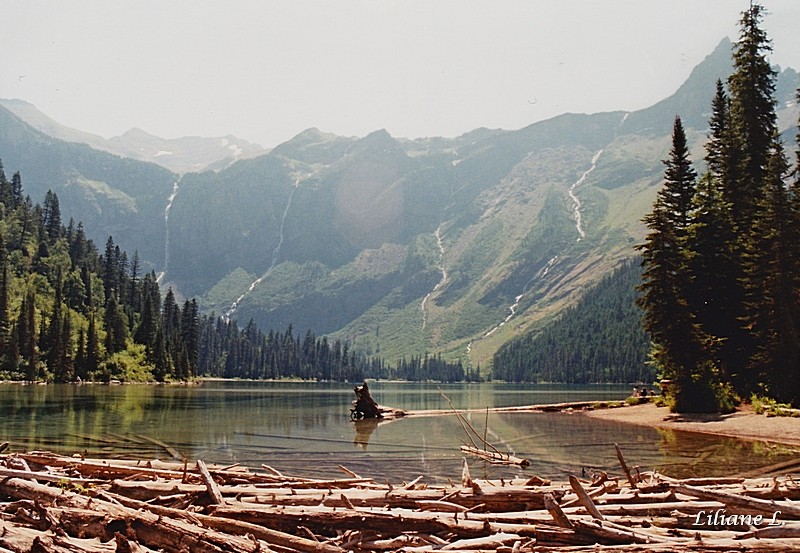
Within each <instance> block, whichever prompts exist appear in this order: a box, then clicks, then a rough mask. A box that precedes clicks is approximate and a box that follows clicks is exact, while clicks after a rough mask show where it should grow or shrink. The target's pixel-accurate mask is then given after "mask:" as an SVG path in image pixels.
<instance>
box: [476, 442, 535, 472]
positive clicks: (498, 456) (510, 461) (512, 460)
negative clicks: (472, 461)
mask: <svg viewBox="0 0 800 553" xmlns="http://www.w3.org/2000/svg"><path fill="white" fill-rule="evenodd" d="M461 451H462V452H463V453H468V454H469V455H474V456H476V457H480V458H481V459H483V460H485V461H489V462H490V463H496V464H501V465H517V466H520V467H527V466H530V464H531V462H530V461H528V460H527V459H521V458H520V457H515V456H513V455H511V454H510V453H500V452H497V451H487V450H485V449H479V448H477V447H473V446H468V445H462V446H461Z"/></svg>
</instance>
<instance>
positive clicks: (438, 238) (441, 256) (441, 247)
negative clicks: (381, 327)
mask: <svg viewBox="0 0 800 553" xmlns="http://www.w3.org/2000/svg"><path fill="white" fill-rule="evenodd" d="M442 224H444V223H442ZM442 224H440V225H439V226H438V227H437V229H436V232H434V233H433V235H434V236H435V237H436V246H437V247H438V248H439V270H440V271H441V272H442V278H441V279H440V280H439V282H437V283H436V286H434V287H433V289H432V290H431V291H430V292H428V293H427V295H426V296H425V297H424V298H423V300H422V303H421V304H420V305H419V308H420V310H421V311H422V330H425V325H426V323H427V322H428V313H427V312H426V311H425V304H426V303H428V298H430V297H431V296H432V295H433V294H435V293H436V292H437V291H438V290H439V289H440V288H441V287H442V286H444V285H445V283H446V282H447V267H445V266H444V244H442Z"/></svg>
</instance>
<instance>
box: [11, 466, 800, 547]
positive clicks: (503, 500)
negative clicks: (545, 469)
mask: <svg viewBox="0 0 800 553" xmlns="http://www.w3.org/2000/svg"><path fill="white" fill-rule="evenodd" d="M619 459H620V463H621V467H622V473H624V475H623V476H620V477H619V478H614V477H612V476H609V475H607V474H605V473H599V474H594V475H593V477H592V478H591V479H579V478H576V477H574V476H572V477H570V478H569V481H568V482H561V483H554V482H549V481H546V480H543V479H541V478H538V477H536V476H533V477H530V478H528V479H526V480H522V479H515V480H479V479H473V478H472V477H471V476H470V471H469V469H468V465H467V462H466V460H464V463H463V467H464V468H463V471H462V474H461V477H460V480H459V481H457V482H453V483H450V484H447V485H442V484H437V485H433V484H426V482H425V480H424V478H423V477H420V478H417V479H416V480H414V481H412V482H406V483H402V484H394V485H392V484H389V483H379V482H377V481H375V480H374V479H371V478H362V477H360V476H359V475H357V474H354V473H353V472H351V471H349V470H347V469H346V468H342V471H343V477H342V478H340V479H309V478H297V477H291V476H287V475H284V474H282V473H280V472H279V471H277V470H275V469H272V468H270V467H268V466H266V465H264V466H262V468H261V469H248V468H244V467H241V466H235V465H234V466H227V467H209V466H206V465H205V463H203V462H202V461H199V460H198V461H196V462H193V463H187V462H184V463H166V462H161V461H150V462H141V461H139V462H136V461H127V462H126V461H122V460H99V459H97V460H92V459H81V458H76V457H64V456H58V455H54V454H52V453H43V452H32V453H19V454H6V455H0V553H7V552H9V551H14V552H20V551H25V552H28V551H33V552H45V551H47V552H57V553H58V552H70V553H77V552H88V551H92V552H94V551H99V552H105V551H108V552H112V551H115V552H150V551H167V552H172V551H176V552H178V551H190V552H209V553H210V552H215V553H216V552H257V551H258V552H268V551H276V552H287V551H322V552H330V553H334V552H335V553H341V552H344V551H353V552H361V551H408V552H423V551H461V552H465V551H502V552H509V553H514V552H533V551H536V552H546V551H587V552H588V551H593V552H594V551H637V552H644V551H647V552H660V551H787V550H792V549H797V550H800V504H798V503H794V501H796V500H798V499H800V483H798V482H795V481H794V480H792V479H791V477H788V476H779V477H774V478H756V479H745V478H714V479H706V478H703V479H693V480H674V479H670V478H667V477H665V476H661V475H659V474H657V473H640V472H639V471H637V470H636V469H635V468H634V469H632V470H631V469H629V468H628V466H627V464H626V463H625V461H624V458H623V457H622V453H621V452H619ZM770 522H774V523H776V524H778V523H781V524H782V525H780V526H778V525H772V526H770V525H769V523H770ZM596 544H599V545H596Z"/></svg>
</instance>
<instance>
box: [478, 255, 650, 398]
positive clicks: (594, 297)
mask: <svg viewBox="0 0 800 553" xmlns="http://www.w3.org/2000/svg"><path fill="white" fill-rule="evenodd" d="M640 280H641V270H640V268H639V263H638V261H637V260H629V261H627V262H625V263H623V264H622V265H621V266H619V267H618V268H617V269H615V270H614V271H613V272H612V273H611V274H610V275H608V276H606V277H604V278H603V279H602V280H601V281H600V282H599V283H598V284H597V285H596V286H594V287H593V288H592V289H591V290H589V291H587V292H586V293H585V294H584V295H583V296H582V297H581V299H580V301H578V303H576V304H575V305H574V306H572V307H570V308H569V309H567V310H565V311H564V313H563V314H562V315H561V316H560V317H559V318H558V319H557V320H556V321H554V322H552V323H550V324H549V325H547V326H546V327H545V328H544V329H543V330H541V331H540V332H535V333H529V334H526V335H525V336H521V337H520V338H517V339H515V340H512V341H510V342H508V343H507V344H505V345H504V346H503V347H502V348H500V349H499V350H498V351H497V353H496V354H495V355H494V363H493V371H492V377H493V378H495V379H499V380H506V381H509V382H566V383H574V384H588V383H612V382H613V383H629V382H645V383H648V385H649V383H651V382H653V379H654V378H655V371H654V370H653V368H652V367H650V366H648V365H647V363H646V361H647V350H648V344H649V342H648V339H647V336H646V334H645V333H644V330H643V329H642V323H641V312H640V311H639V309H638V308H637V307H636V286H637V284H638V283H639V282H640Z"/></svg>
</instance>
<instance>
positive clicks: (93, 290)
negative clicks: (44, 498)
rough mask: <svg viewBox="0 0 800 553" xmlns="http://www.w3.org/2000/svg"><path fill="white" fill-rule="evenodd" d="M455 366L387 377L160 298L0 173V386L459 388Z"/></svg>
mask: <svg viewBox="0 0 800 553" xmlns="http://www.w3.org/2000/svg"><path fill="white" fill-rule="evenodd" d="M477 376H478V375H477V373H475V374H470V373H465V371H464V368H463V367H462V365H461V364H460V363H452V362H448V361H443V360H442V359H441V357H437V356H430V355H427V354H426V355H420V356H415V357H412V358H411V359H410V360H406V359H400V360H399V361H398V362H397V365H396V366H395V367H392V366H390V365H389V364H387V363H386V362H385V361H384V360H382V359H379V358H374V357H367V356H365V355H363V354H358V353H356V352H355V351H353V350H351V349H350V348H349V345H348V344H347V343H346V342H342V341H340V340H334V341H332V342H329V341H328V339H327V338H326V337H322V338H318V337H316V336H315V335H314V334H313V333H312V332H310V331H309V332H307V333H306V334H305V335H295V333H294V331H293V329H292V327H291V326H289V328H288V329H287V330H286V331H285V332H277V331H270V332H269V333H266V334H265V333H264V332H263V331H261V330H260V329H258V328H257V327H256V325H255V324H254V323H253V321H250V322H249V323H248V324H247V325H246V326H245V327H244V328H243V329H240V328H239V326H238V324H237V322H236V321H235V320H225V319H224V318H222V317H217V316H215V315H214V314H211V315H208V316H207V315H203V314H201V313H200V311H199V308H198V303H197V301H196V300H195V299H187V300H185V301H183V302H179V301H178V300H177V298H176V297H175V294H173V291H172V289H168V290H167V292H166V294H165V295H164V297H163V298H162V293H161V289H160V286H159V283H158V278H157V276H156V274H155V273H154V272H152V271H151V272H150V273H146V274H140V262H139V258H138V255H137V254H136V253H134V254H133V256H128V254H127V253H126V252H124V251H122V250H121V249H120V248H119V246H118V245H116V244H115V243H114V240H113V238H112V237H109V238H108V240H107V242H106V244H105V249H104V250H103V251H102V252H100V250H99V249H98V248H97V246H96V245H95V244H94V242H93V241H92V240H90V239H87V237H86V232H85V230H84V227H83V224H82V223H80V222H79V223H77V224H76V223H75V222H74V221H73V220H70V221H69V222H68V224H67V225H64V224H63V223H62V220H61V210H60V207H59V201H58V196H57V195H56V194H55V193H53V192H52V191H48V192H47V194H46V195H45V198H44V203H43V204H34V203H33V201H32V200H31V198H30V197H29V196H25V195H24V192H23V185H22V176H21V175H20V173H19V172H16V173H14V175H13V176H12V178H11V180H10V181H9V180H8V179H7V178H6V175H5V171H4V170H3V167H2V163H0V380H23V381H31V382H33V381H39V382H81V381H100V382H110V381H123V382H132V381H141V382H145V381H158V382H164V381H188V380H191V379H194V378H197V377H225V378H250V379H281V378H299V379H308V380H337V381H359V380H363V379H364V378H367V377H369V378H402V379H407V380H423V379H430V380H440V381H461V380H464V379H465V378H466V379H470V378H477Z"/></svg>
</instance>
